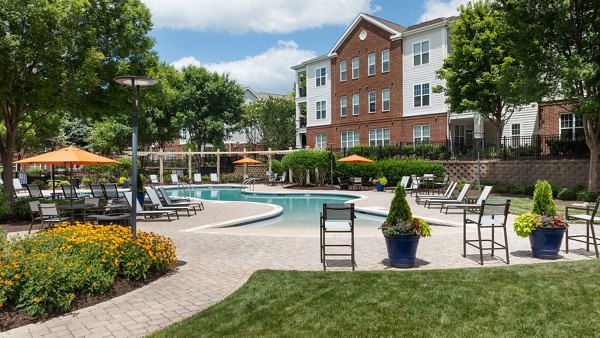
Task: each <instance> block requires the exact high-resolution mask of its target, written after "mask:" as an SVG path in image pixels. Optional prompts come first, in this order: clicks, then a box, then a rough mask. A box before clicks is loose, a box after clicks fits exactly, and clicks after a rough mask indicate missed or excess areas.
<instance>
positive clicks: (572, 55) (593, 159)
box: [499, 0, 600, 192]
mask: <svg viewBox="0 0 600 338" xmlns="http://www.w3.org/2000/svg"><path fill="white" fill-rule="evenodd" d="M499 5H500V6H499V8H500V10H501V11H502V13H503V16H504V18H505V20H506V23H507V25H506V27H508V28H510V29H509V30H508V34H507V37H508V41H510V42H511V44H512V46H514V48H513V50H514V53H515V54H517V55H518V56H519V58H520V59H521V60H522V64H523V71H524V72H525V73H526V74H528V76H529V77H530V78H533V79H535V80H536V84H535V87H537V88H539V89H543V92H541V93H540V94H539V97H540V99H541V98H551V99H562V100H563V101H564V103H565V105H566V106H567V107H570V108H571V109H572V112H573V113H574V114H576V115H577V116H579V117H580V118H581V119H582V121H583V127H584V132H585V141H586V143H587V145H588V147H589V148H590V165H589V175H588V190H589V191H594V192H596V191H598V160H599V156H600V20H599V19H598V18H600V2H598V1H597V0H567V1H562V0H539V1H529V0H502V1H500V2H499Z"/></svg>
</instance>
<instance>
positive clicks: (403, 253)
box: [385, 235, 421, 268]
mask: <svg viewBox="0 0 600 338" xmlns="http://www.w3.org/2000/svg"><path fill="white" fill-rule="evenodd" d="M420 237H421V236H419V235H396V236H390V237H385V245H386V246H387V251H388V257H389V258H390V265H391V266H393V267H395V268H411V267H412V266H413V265H415V258H416V256H417V246H418V245H419V238H420Z"/></svg>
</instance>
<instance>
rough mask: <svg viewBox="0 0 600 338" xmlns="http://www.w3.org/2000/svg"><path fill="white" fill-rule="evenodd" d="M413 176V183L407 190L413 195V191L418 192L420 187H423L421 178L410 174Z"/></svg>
mask: <svg viewBox="0 0 600 338" xmlns="http://www.w3.org/2000/svg"><path fill="white" fill-rule="evenodd" d="M410 178H411V183H410V185H409V186H407V187H406V189H405V190H406V191H410V195H411V196H412V195H413V193H414V194H416V193H417V192H418V191H419V189H420V188H421V184H420V182H419V178H418V177H417V175H410Z"/></svg>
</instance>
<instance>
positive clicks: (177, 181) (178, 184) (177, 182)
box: [171, 174, 190, 187]
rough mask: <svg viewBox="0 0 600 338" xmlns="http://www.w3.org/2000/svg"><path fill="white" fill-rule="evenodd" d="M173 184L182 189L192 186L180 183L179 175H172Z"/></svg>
mask: <svg viewBox="0 0 600 338" xmlns="http://www.w3.org/2000/svg"><path fill="white" fill-rule="evenodd" d="M171 182H173V184H177V186H180V187H189V186H190V184H189V183H187V182H180V181H179V177H177V174H171Z"/></svg>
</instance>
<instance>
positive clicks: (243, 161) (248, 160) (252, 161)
mask: <svg viewBox="0 0 600 338" xmlns="http://www.w3.org/2000/svg"><path fill="white" fill-rule="evenodd" d="M233 164H243V165H244V178H242V180H244V179H245V177H246V173H247V172H248V170H247V169H248V164H262V162H261V161H258V160H255V159H253V158H250V157H248V156H246V157H244V158H243V159H241V160H237V161H233Z"/></svg>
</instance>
